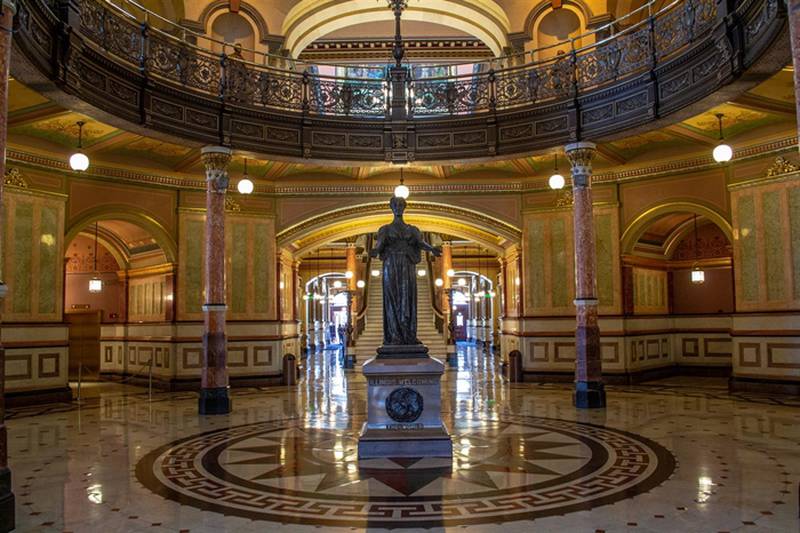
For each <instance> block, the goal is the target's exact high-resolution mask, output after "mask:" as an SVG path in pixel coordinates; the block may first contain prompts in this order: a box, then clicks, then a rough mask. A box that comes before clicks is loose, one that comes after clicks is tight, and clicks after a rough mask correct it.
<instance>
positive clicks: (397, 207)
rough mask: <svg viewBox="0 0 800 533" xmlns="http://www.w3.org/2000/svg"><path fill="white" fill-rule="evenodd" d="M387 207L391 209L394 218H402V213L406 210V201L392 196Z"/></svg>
mask: <svg viewBox="0 0 800 533" xmlns="http://www.w3.org/2000/svg"><path fill="white" fill-rule="evenodd" d="M389 207H391V208H392V213H394V216H396V217H401V216H403V211H405V210H406V201H405V199H404V198H400V197H399V196H392V199H391V200H389Z"/></svg>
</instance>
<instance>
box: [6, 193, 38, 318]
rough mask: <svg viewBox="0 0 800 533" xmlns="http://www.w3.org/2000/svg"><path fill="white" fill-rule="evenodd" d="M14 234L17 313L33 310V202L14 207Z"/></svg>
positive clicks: (13, 301) (13, 305)
mask: <svg viewBox="0 0 800 533" xmlns="http://www.w3.org/2000/svg"><path fill="white" fill-rule="evenodd" d="M13 216H14V236H13V239H14V240H13V242H11V243H9V244H10V245H11V246H10V248H11V249H12V250H13V252H12V253H13V256H12V260H13V262H14V285H13V286H12V287H9V290H10V292H11V308H12V310H13V311H14V312H15V313H30V312H31V286H32V283H31V278H32V275H33V271H32V266H33V264H32V263H33V258H32V246H33V244H32V243H33V242H34V239H33V204H31V203H28V202H18V203H17V204H16V208H15V209H14V215H13Z"/></svg>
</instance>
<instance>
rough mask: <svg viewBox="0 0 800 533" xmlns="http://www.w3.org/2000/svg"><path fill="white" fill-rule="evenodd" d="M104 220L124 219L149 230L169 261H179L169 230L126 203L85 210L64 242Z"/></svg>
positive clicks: (71, 226) (72, 226)
mask: <svg viewBox="0 0 800 533" xmlns="http://www.w3.org/2000/svg"><path fill="white" fill-rule="evenodd" d="M103 220H123V221H125V222H130V223H131V224H135V225H137V226H139V227H141V228H142V229H145V230H147V231H148V232H150V234H151V235H152V236H153V239H154V240H155V241H156V243H157V244H158V245H159V246H160V247H161V249H162V250H163V252H164V255H165V256H166V258H167V261H169V262H170V263H175V262H177V260H178V246H177V244H176V243H175V239H173V238H172V235H170V233H169V231H167V230H166V228H164V226H163V225H162V224H161V223H160V222H159V221H157V220H156V219H155V218H153V217H151V216H149V215H146V214H144V213H137V212H135V211H132V210H131V208H130V206H126V205H115V204H111V205H103V206H99V207H95V208H93V209H89V210H87V211H84V212H83V213H82V214H81V216H80V217H79V218H78V219H76V220H74V221H73V222H72V224H70V226H69V229H68V230H67V233H66V236H65V238H64V242H65V243H69V242H71V241H72V240H73V239H74V238H75V236H76V235H78V234H80V233H81V232H83V231H84V229H85V228H86V227H87V226H89V225H90V224H94V223H95V222H102V221H103Z"/></svg>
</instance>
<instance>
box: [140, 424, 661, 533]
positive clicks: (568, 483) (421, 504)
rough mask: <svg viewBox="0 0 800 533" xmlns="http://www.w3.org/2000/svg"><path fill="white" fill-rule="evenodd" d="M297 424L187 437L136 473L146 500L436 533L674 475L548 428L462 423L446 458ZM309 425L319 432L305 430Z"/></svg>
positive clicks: (583, 434)
mask: <svg viewBox="0 0 800 533" xmlns="http://www.w3.org/2000/svg"><path fill="white" fill-rule="evenodd" d="M307 425H308V423H307V421H304V420H299V419H287V420H279V421H270V422H260V423H255V424H247V425H242V426H237V427H231V428H226V429H223V430H217V431H211V432H208V433H203V434H199V435H194V436H191V437H188V438H184V439H181V440H178V441H175V442H172V443H169V444H167V445H165V446H162V447H161V448H159V449H157V450H154V451H152V452H151V453H149V454H148V455H147V456H145V457H144V458H143V459H142V460H141V461H140V462H139V463H138V464H137V467H136V475H137V478H138V479H139V481H140V482H141V483H142V484H143V485H144V486H145V487H147V488H148V489H149V490H151V491H153V492H156V493H157V494H159V495H161V496H163V497H165V498H169V499H171V500H175V501H178V502H180V503H182V504H186V505H190V506H194V507H197V508H200V509H205V510H211V511H215V512H218V513H223V514H227V515H236V516H241V517H245V518H251V519H254V520H268V521H273V522H279V523H303V524H309V525H321V526H346V527H389V528H392V527H436V526H457V525H469V524H478V523H488V522H491V523H500V522H508V521H515V520H531V519H534V518H539V517H543V516H549V515H555V514H565V513H568V512H572V511H577V510H585V509H589V508H592V507H596V506H599V505H605V504H609V503H613V502H616V501H619V500H623V499H627V498H631V497H633V496H635V495H637V494H641V493H642V492H646V491H648V490H650V489H652V488H653V487H655V486H657V485H659V484H660V483H662V482H663V481H665V480H666V479H667V478H668V477H669V476H670V475H671V474H672V472H673V471H674V469H675V460H674V458H673V456H672V454H671V453H670V452H669V451H667V450H666V449H665V448H664V447H662V446H660V445H658V444H656V443H655V442H652V441H650V440H648V439H646V438H644V437H641V436H639V435H635V434H632V433H628V432H625V431H620V430H616V429H611V428H606V427H601V426H595V425H591V424H583V423H578V422H571V421H566V420H558V419H551V418H537V417H526V416H514V415H506V416H503V417H502V418H501V419H499V420H498V419H493V418H481V417H475V418H474V419H467V420H463V421H461V422H459V423H458V425H457V426H456V427H455V428H452V429H451V433H452V434H453V455H454V456H453V459H452V460H449V459H448V460H443V459H432V458H422V459H408V458H403V459H369V460H361V461H359V460H358V458H357V435H356V434H355V432H353V431H350V430H343V429H342V428H333V427H331V428H327V427H307ZM315 425H319V424H315Z"/></svg>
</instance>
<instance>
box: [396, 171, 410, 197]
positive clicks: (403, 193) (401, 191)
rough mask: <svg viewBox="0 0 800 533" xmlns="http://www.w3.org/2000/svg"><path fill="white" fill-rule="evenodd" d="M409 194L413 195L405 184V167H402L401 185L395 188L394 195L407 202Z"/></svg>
mask: <svg viewBox="0 0 800 533" xmlns="http://www.w3.org/2000/svg"><path fill="white" fill-rule="evenodd" d="M409 194H411V191H410V190H409V189H408V187H406V186H405V184H404V183H403V167H400V185H398V186H397V187H395V188H394V195H395V196H396V197H397V198H402V199H403V200H406V199H407V198H408V195H409Z"/></svg>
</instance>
